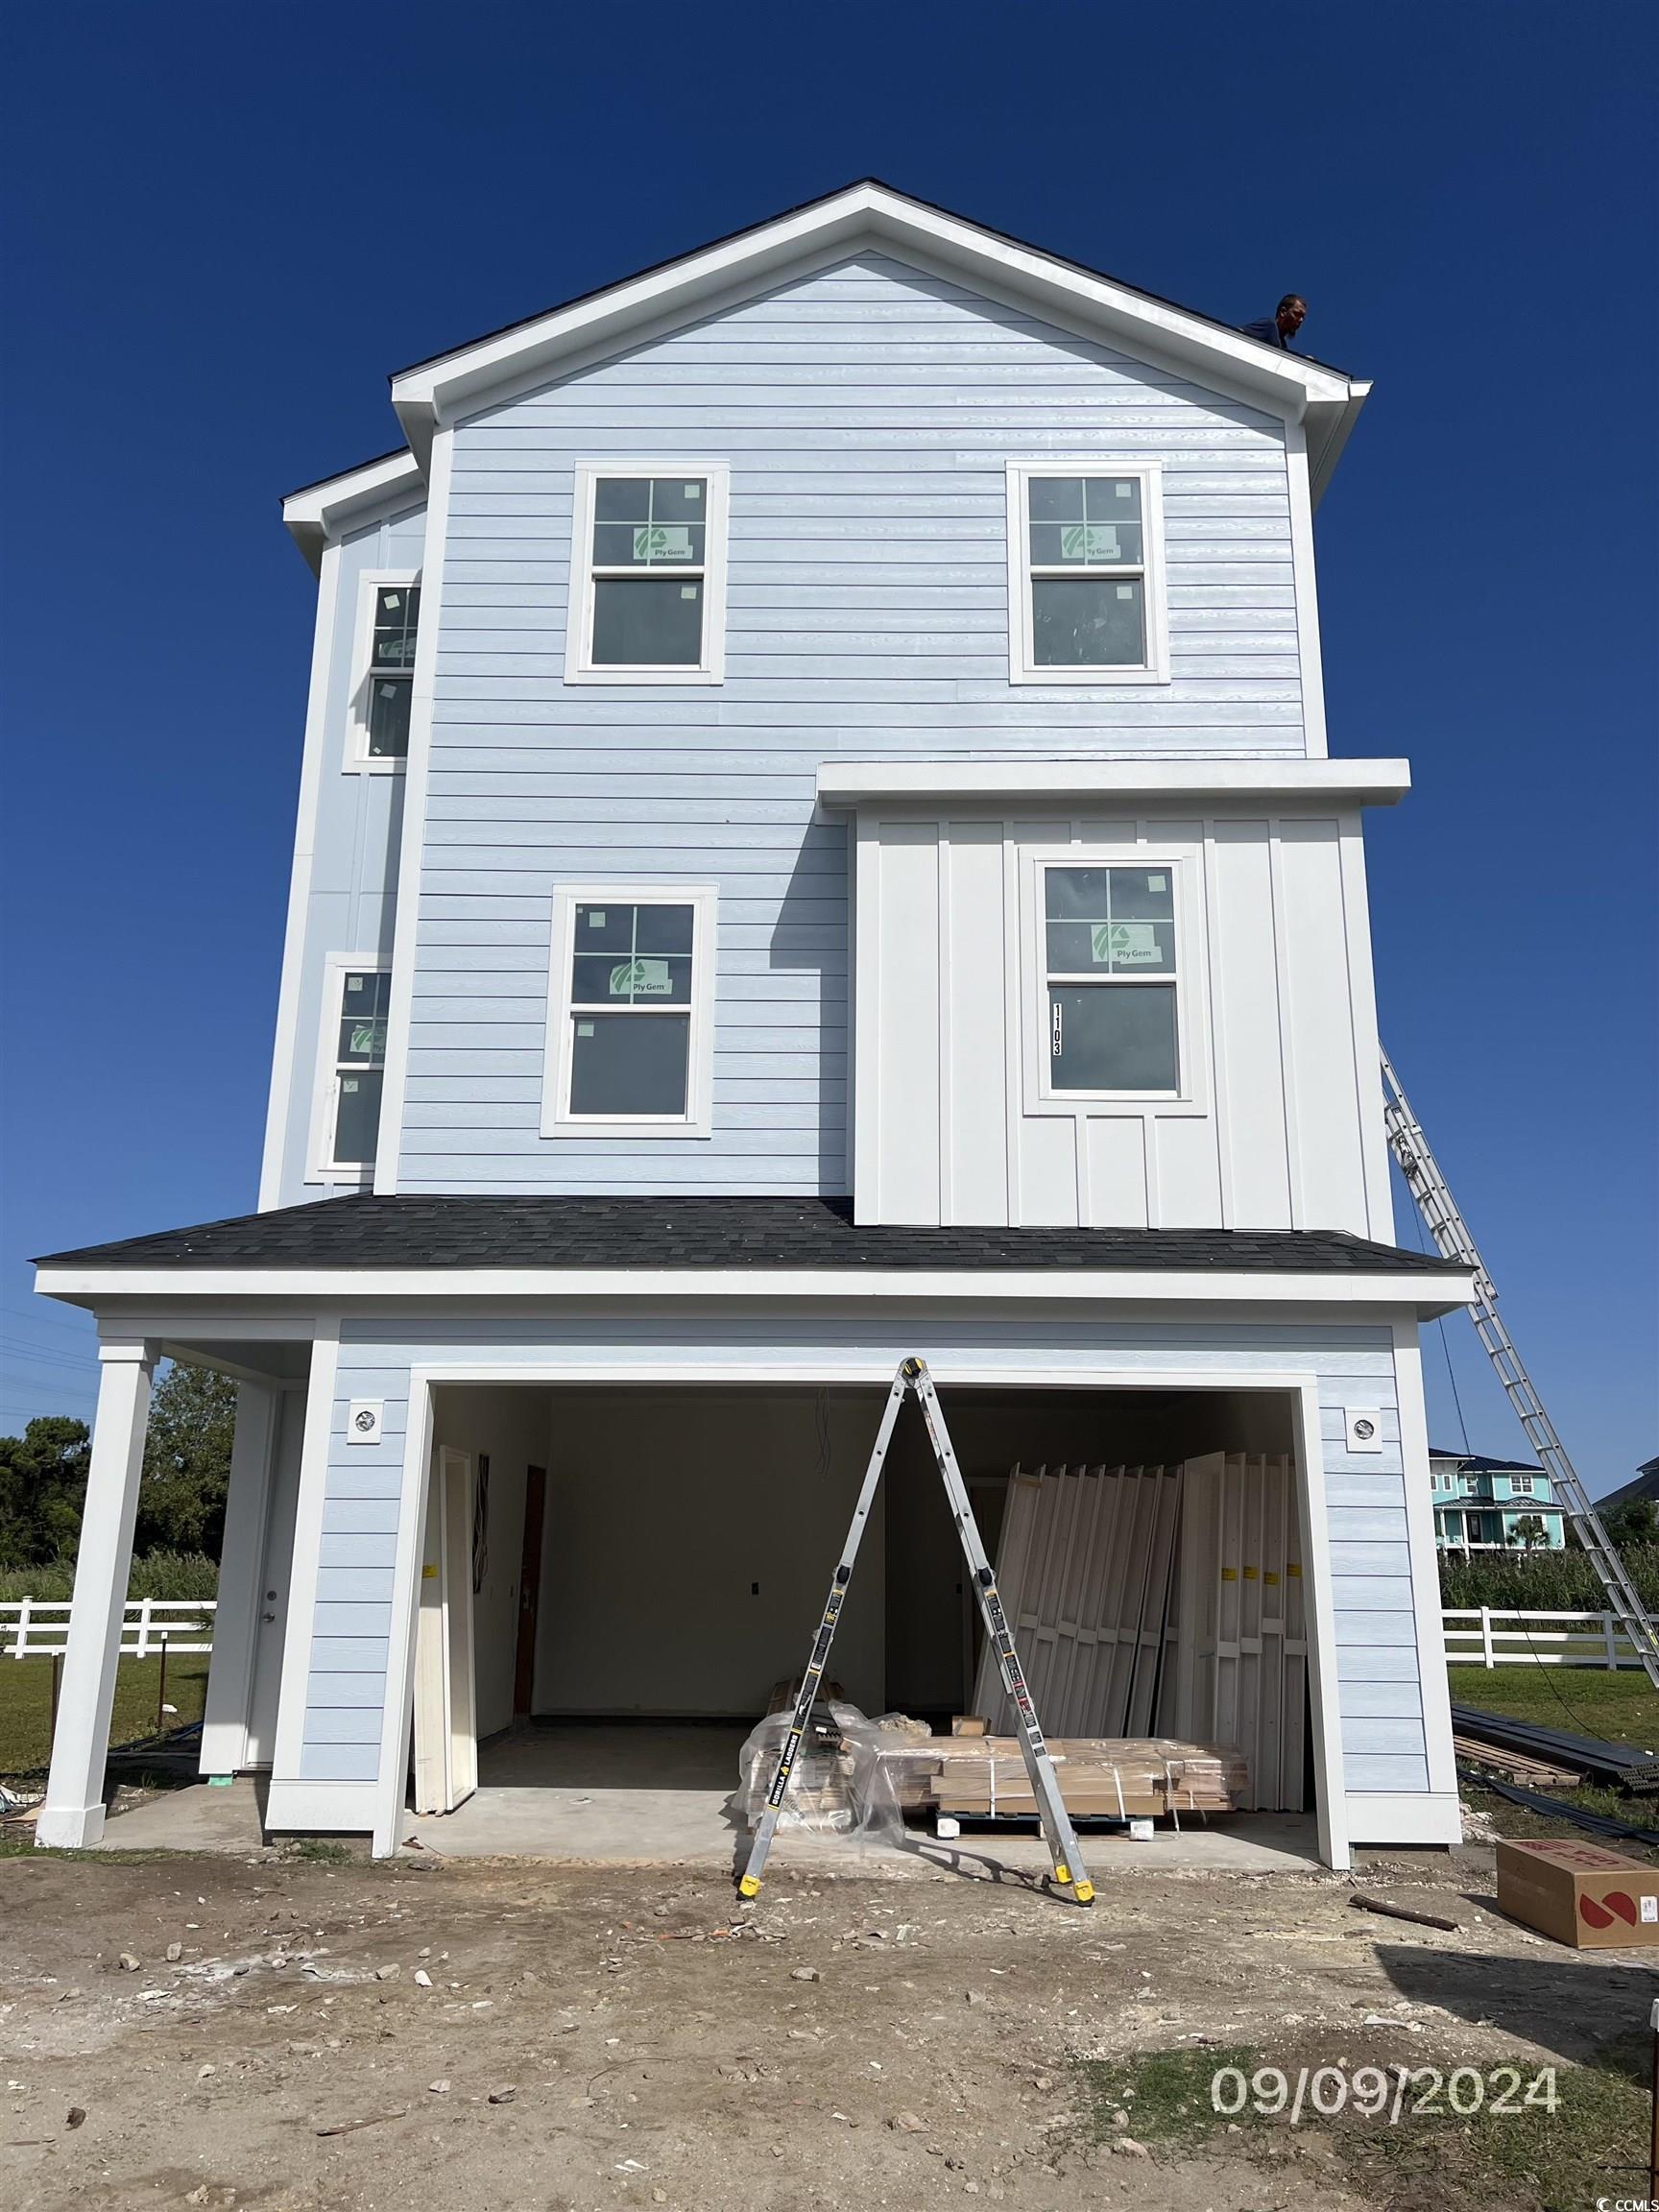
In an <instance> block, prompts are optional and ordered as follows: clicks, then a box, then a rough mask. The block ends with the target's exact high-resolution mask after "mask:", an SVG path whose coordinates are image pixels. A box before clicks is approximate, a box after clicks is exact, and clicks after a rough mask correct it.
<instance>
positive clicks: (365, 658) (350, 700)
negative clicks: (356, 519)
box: [340, 568, 437, 776]
mask: <svg viewBox="0 0 1659 2212" xmlns="http://www.w3.org/2000/svg"><path fill="white" fill-rule="evenodd" d="M420 583H421V571H420V569H419V568H365V569H363V570H362V571H361V572H360V573H359V575H358V578H357V604H356V606H355V607H354V608H353V609H352V610H351V666H350V674H349V686H348V689H347V693H346V741H345V754H344V757H343V758H342V759H341V762H340V766H341V770H342V772H343V773H344V774H346V775H348V776H401V775H402V773H403V767H404V761H403V757H402V756H400V755H395V754H390V753H389V754H384V755H376V754H373V753H371V752H370V750H369V666H370V660H371V657H372V654H373V645H374V600H375V594H376V593H377V592H378V591H379V590H381V589H383V588H385V589H390V588H391V587H392V586H394V585H400V586H402V587H403V589H406V590H416V589H419V587H420ZM432 618H433V620H434V621H436V620H437V610H436V609H434V610H433V615H432ZM416 650H417V651H419V650H420V632H419V630H417V632H416ZM411 720H413V716H411Z"/></svg>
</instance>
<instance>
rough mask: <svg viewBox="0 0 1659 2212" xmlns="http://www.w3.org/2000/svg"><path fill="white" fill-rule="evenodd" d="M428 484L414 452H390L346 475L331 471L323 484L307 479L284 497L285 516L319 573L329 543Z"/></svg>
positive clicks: (420, 492)
mask: <svg viewBox="0 0 1659 2212" xmlns="http://www.w3.org/2000/svg"><path fill="white" fill-rule="evenodd" d="M425 489H426V471H425V469H423V468H422V467H421V463H420V462H419V461H418V460H417V459H416V458H415V455H414V454H413V453H388V454H387V455H386V456H385V457H384V459H382V460H379V461H370V462H366V463H365V465H364V466H363V467H362V468H361V469H348V470H347V471H346V473H345V474H344V475H343V476H329V477H326V478H325V480H324V481H323V482H322V483H321V484H308V485H306V487H305V489H304V490H303V491H302V492H294V493H290V494H289V496H288V497H287V498H286V499H284V500H283V502H282V519H283V521H284V522H285V523H286V524H287V526H288V530H289V533H290V535H291V536H292V538H293V540H294V542H295V544H296V545H298V546H299V548H300V550H301V553H303V554H304V556H305V559H306V562H307V564H308V565H309V566H310V568H311V570H312V572H313V573H314V574H315V573H318V572H320V570H321V568H322V563H323V549H324V547H325V546H326V545H330V544H334V543H336V542H337V541H339V539H340V538H341V537H342V536H343V535H344V534H345V532H346V531H348V530H351V529H356V528H359V527H360V526H361V525H362V524H364V523H366V522H369V521H372V520H373V518H374V517H375V516H377V515H379V514H381V513H384V512H386V511H387V510H389V509H395V508H396V507H397V506H398V505H399V504H400V503H406V502H408V501H411V500H414V499H417V498H419V497H421V494H422V493H424V491H425Z"/></svg>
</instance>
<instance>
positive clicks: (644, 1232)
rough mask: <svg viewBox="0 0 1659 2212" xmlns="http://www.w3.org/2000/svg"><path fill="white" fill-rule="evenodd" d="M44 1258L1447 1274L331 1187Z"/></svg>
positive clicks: (1189, 1241) (1084, 1236)
mask: <svg viewBox="0 0 1659 2212" xmlns="http://www.w3.org/2000/svg"><path fill="white" fill-rule="evenodd" d="M37 1264H39V1265H41V1266H53V1267H63V1266H71V1265H74V1266H93V1265H96V1266H99V1267H213V1268H236V1267H249V1268H253V1267H257V1268H282V1267H295V1268H300V1267H304V1268H342V1267H362V1268H387V1267H397V1268H411V1267H416V1268H420V1267H429V1268H432V1269H434V1270H435V1271H436V1270H441V1269H444V1268H455V1267H468V1268H473V1267H544V1268H580V1267H606V1268H659V1267H705V1268H718V1267H757V1268H791V1269H794V1268H811V1267H826V1268H829V1267H854V1268H856V1267H870V1268H916V1269H924V1268H936V1269H937V1268H944V1269H950V1268H963V1269H971V1268H981V1267H987V1268H1021V1269H1034V1268H1046V1267H1052V1268H1057V1269H1063V1270H1077V1269H1090V1270H1094V1269H1112V1270H1116V1269H1119V1268H1142V1269H1164V1268H1176V1269H1191V1270H1192V1271H1193V1272H1195V1273H1209V1272H1211V1271H1215V1270H1219V1271H1222V1272H1226V1273H1247V1274H1248V1273H1275V1274H1283V1273H1294V1274H1318V1275H1341V1274H1365V1275H1377V1274H1383V1275H1435V1274H1439V1275H1444V1274H1446V1273H1447V1272H1449V1270H1448V1268H1447V1264H1446V1262H1444V1261H1443V1260H1439V1259H1436V1258H1434V1257H1432V1256H1431V1255H1428V1254H1425V1253H1422V1252H1406V1251H1402V1250H1400V1249H1398V1248H1397V1247H1396V1246H1394V1245H1392V1244H1371V1243H1367V1242H1366V1241H1365V1239H1364V1238H1359V1237H1351V1236H1348V1235H1347V1234H1345V1233H1344V1232H1342V1231H1339V1230H1334V1229H1305V1230H1291V1229H999V1228H967V1227H962V1228H950V1229H915V1228H903V1227H899V1226H896V1225H893V1224H890V1223H883V1224H874V1225H872V1224H863V1223H857V1222H854V1219H853V1206H852V1201H851V1200H850V1199H846V1198H630V1197H616V1198H545V1197H527V1198H498V1197H488V1198H480V1197H461V1196H442V1197H439V1196H434V1197H422V1196H419V1195H414V1194H411V1195H408V1196H401V1195H400V1196H397V1197H373V1196H361V1197H349V1198H333V1199H325V1200H323V1201H321V1202H319V1203H317V1204H315V1205H309V1206H287V1207H282V1208H280V1209H277V1210H276V1211H274V1212H272V1213H269V1214H241V1215H239V1216H237V1217H236V1218H235V1219H233V1220H229V1221H205V1222H202V1223H200V1224H199V1225H198V1226H196V1227H194V1228H188V1229H166V1230H162V1231H160V1232H158V1233H157V1234H156V1235H155V1236H151V1237H129V1238H124V1239H123V1240H121V1241H120V1242H118V1243H113V1244H91V1245H86V1246H84V1247H82V1248H81V1249H80V1250H78V1251H73V1252H54V1253H51V1254H48V1255H47V1256H46V1257H45V1258H43V1259H42V1260H40V1261H39V1262H37Z"/></svg>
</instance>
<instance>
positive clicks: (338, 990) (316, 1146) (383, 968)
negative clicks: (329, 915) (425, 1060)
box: [305, 952, 392, 1190]
mask: <svg viewBox="0 0 1659 2212" xmlns="http://www.w3.org/2000/svg"><path fill="white" fill-rule="evenodd" d="M391 973H392V963H391V961H390V960H389V959H388V958H387V956H386V955H385V953H383V952H363V953H350V952H330V953H329V954H328V956H327V958H326V959H325V961H324V963H323V1019H322V1022H321V1023H320V1024H319V1027H318V1036H317V1074H316V1080H315V1082H314V1083H313V1085H312V1094H311V1129H310V1136H309V1140H308V1142H307V1144H306V1155H305V1180H306V1182H307V1183H346V1184H350V1185H352V1186H353V1187H355V1188H358V1189H362V1190H367V1189H369V1188H371V1187H372V1186H373V1181H374V1163H373V1160H371V1161H368V1162H367V1163H358V1162H356V1161H351V1162H349V1163H347V1164H346V1165H345V1166H341V1165H340V1164H339V1163H338V1162H336V1160H335V1158H334V1130H335V1120H336V1115H337V1112H338V1109H339V1104H340V1092H339V1083H340V1068H339V1057H340V1055H339V1040H340V1021H341V1012H340V1008H341V997H342V993H343V991H344V988H345V980H344V979H345V977H346V976H348V975H390V974H391ZM381 1068H382V1075H384V1068H385V1063H384V1061H382V1063H381Z"/></svg>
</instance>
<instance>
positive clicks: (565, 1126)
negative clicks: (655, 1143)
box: [541, 1114, 714, 1139]
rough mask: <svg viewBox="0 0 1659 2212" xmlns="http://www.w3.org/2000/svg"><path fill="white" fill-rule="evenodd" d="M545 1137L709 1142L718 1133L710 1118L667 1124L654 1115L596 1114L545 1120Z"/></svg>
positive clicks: (543, 1130)
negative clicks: (666, 1138) (669, 1139)
mask: <svg viewBox="0 0 1659 2212" xmlns="http://www.w3.org/2000/svg"><path fill="white" fill-rule="evenodd" d="M541 1134H542V1136H543V1137H545V1138H561V1137H657V1138H661V1137H668V1138H692V1139H708V1138H709V1137H712V1136H713V1134H714V1131H713V1127H712V1125H711V1122H710V1121H709V1120H707V1119H699V1120H685V1121H664V1120H661V1119H659V1118H658V1117H657V1116H656V1115H651V1114H637V1115H628V1114H614V1115H609V1116H604V1117H601V1116H598V1115H595V1116H593V1117H592V1118H586V1117H585V1118H582V1119H580V1120H578V1119H575V1118H572V1117H570V1116H565V1118H563V1119H560V1120H557V1121H543V1122H542V1124H541Z"/></svg>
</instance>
